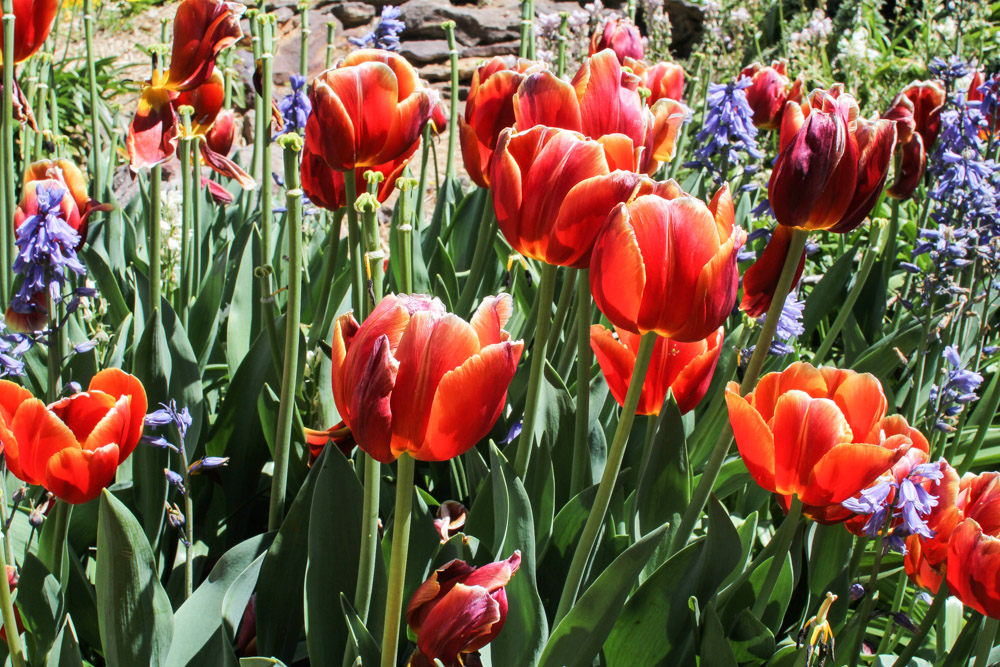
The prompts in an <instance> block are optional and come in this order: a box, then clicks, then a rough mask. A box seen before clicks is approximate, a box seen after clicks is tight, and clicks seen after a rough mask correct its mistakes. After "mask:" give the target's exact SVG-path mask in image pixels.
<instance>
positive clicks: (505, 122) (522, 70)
mask: <svg viewBox="0 0 1000 667" xmlns="http://www.w3.org/2000/svg"><path fill="white" fill-rule="evenodd" d="M543 67H544V65H542V64H541V63H535V62H532V61H530V60H517V61H508V60H506V59H504V58H501V57H500V56H495V57H493V58H491V59H489V60H487V61H486V62H484V63H483V64H482V65H480V66H479V67H477V68H476V71H475V72H473V73H472V83H471V84H470V85H469V96H468V98H466V100H465V115H464V116H459V119H458V129H459V138H460V140H461V144H462V160H463V161H464V162H465V170H466V171H467V172H469V178H471V179H472V181H473V183H475V184H476V185H478V186H479V187H481V188H488V187H489V186H490V175H489V165H490V158H491V157H493V149H494V148H496V145H497V139H499V137H500V133H501V132H502V131H503V130H504V129H506V128H508V127H511V126H512V125H514V93H516V92H517V89H518V86H520V85H521V82H522V81H524V79H525V77H527V76H528V75H529V74H531V73H533V72H537V71H540V70H541V69H542V68H543Z"/></svg>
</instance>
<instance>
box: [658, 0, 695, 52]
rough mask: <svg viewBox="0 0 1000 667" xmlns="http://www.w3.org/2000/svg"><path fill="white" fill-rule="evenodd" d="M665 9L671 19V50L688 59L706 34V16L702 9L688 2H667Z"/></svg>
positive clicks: (676, 0)
mask: <svg viewBox="0 0 1000 667" xmlns="http://www.w3.org/2000/svg"><path fill="white" fill-rule="evenodd" d="M663 9H664V11H666V12H667V15H668V16H669V17H670V25H671V41H670V50H671V51H673V52H674V53H675V54H677V56H678V57H679V58H687V57H688V56H690V55H691V50H692V49H693V48H694V47H695V46H696V45H697V44H698V42H700V41H701V37H702V34H703V33H704V32H705V15H704V13H702V10H701V7H698V6H697V5H695V4H693V3H691V2H688V1H687V0H666V1H665V2H664V3H663Z"/></svg>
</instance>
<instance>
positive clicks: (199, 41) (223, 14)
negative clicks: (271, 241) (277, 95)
mask: <svg viewBox="0 0 1000 667" xmlns="http://www.w3.org/2000/svg"><path fill="white" fill-rule="evenodd" d="M243 9H244V7H243V5H240V4H237V3H234V2H225V1H224V0H184V1H183V2H181V4H180V6H179V7H178V8H177V15H176V16H175V18H174V41H173V50H172V52H171V58H170V69H169V70H168V71H167V73H166V74H165V75H161V74H159V73H157V72H153V78H152V79H151V80H150V81H149V82H148V83H147V84H146V86H145V88H144V89H143V91H142V97H140V98H139V105H138V107H137V109H136V112H135V117H134V118H133V119H132V124H131V125H130V126H129V133H128V139H127V141H126V143H127V145H128V154H129V166H130V168H131V170H132V173H136V172H138V171H139V170H140V169H144V168H149V167H152V166H154V165H157V164H160V163H162V162H165V161H166V160H169V159H170V158H171V157H173V155H174V153H175V152H176V151H177V134H178V127H177V125H178V122H177V113H176V111H175V107H179V106H181V105H182V104H190V105H192V106H195V107H196V109H195V118H196V119H197V121H196V122H197V123H198V124H199V127H201V129H203V132H202V133H201V134H199V133H198V132H194V133H195V134H199V136H202V137H203V136H204V132H207V130H208V128H209V126H210V125H211V123H212V122H213V121H214V120H215V117H216V115H217V114H218V112H219V109H221V106H222V97H221V90H222V88H221V77H216V78H213V76H212V75H213V73H214V72H215V57H216V56H217V55H218V54H219V52H220V51H222V49H224V48H226V47H228V46H232V45H233V44H235V43H236V42H237V41H238V40H239V39H240V38H241V37H242V36H243V31H242V30H241V29H240V24H239V17H240V15H241V14H242V13H243ZM202 86H207V87H206V88H202ZM184 93H186V95H185V96H184V97H182V98H181V101H180V102H177V97H178V95H179V94H184ZM216 104H217V108H216ZM211 108H215V113H212V114H210V113H208V111H207V110H208V109H211ZM193 122H194V121H193ZM206 123H207V125H206ZM223 159H225V158H223ZM206 161H207V162H208V163H209V165H212V161H211V158H210V157H209V156H207V155H206ZM233 166H235V165H233ZM213 168H215V167H214V166H213ZM240 172H242V170H240ZM220 173H222V172H220ZM243 176H246V175H245V173H244V174H242V176H239V175H237V176H233V178H238V179H239V180H240V183H241V185H243V186H244V187H253V182H252V179H251V180H250V181H249V182H248V181H246V180H245V179H244V178H243ZM246 178H249V176H246Z"/></svg>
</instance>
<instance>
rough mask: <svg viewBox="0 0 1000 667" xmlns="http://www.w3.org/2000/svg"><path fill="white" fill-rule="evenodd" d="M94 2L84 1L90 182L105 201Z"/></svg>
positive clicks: (97, 195) (97, 196)
mask: <svg viewBox="0 0 1000 667" xmlns="http://www.w3.org/2000/svg"><path fill="white" fill-rule="evenodd" d="M93 11H94V9H93V0H83V34H84V39H85V40H86V43H87V84H88V87H89V89H90V90H89V92H90V135H91V137H90V143H91V147H90V152H91V154H92V155H93V158H94V169H93V172H92V173H91V174H90V181H91V183H93V184H94V190H93V192H94V199H96V200H97V201H104V200H103V197H104V184H103V182H102V180H101V174H102V169H101V167H102V165H101V162H102V161H103V159H102V158H103V156H102V155H101V133H100V127H101V119H100V114H99V113H98V107H97V68H96V66H95V64H94V15H93Z"/></svg>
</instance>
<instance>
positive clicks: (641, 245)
mask: <svg viewBox="0 0 1000 667" xmlns="http://www.w3.org/2000/svg"><path fill="white" fill-rule="evenodd" d="M669 185H671V186H672V187H670V188H659V189H658V191H657V192H655V193H652V194H646V195H642V196H638V197H635V198H633V199H630V200H628V202H627V203H623V204H619V205H618V206H617V207H615V209H614V211H612V213H611V216H610V217H609V218H608V222H607V224H606V225H605V226H604V228H603V230H602V231H601V233H600V234H599V235H598V237H597V241H596V242H595V243H594V250H593V254H592V256H591V261H590V289H591V291H592V292H593V294H594V302H595V303H597V307H598V308H600V309H601V312H603V313H604V314H605V315H606V316H607V318H608V319H609V320H611V323H612V324H614V325H615V326H616V327H619V328H621V329H624V330H626V331H630V332H632V333H635V334H645V333H648V332H650V331H655V332H656V333H657V334H659V335H661V336H667V337H669V338H671V339H673V340H674V341H676V342H680V343H691V342H695V341H700V340H704V339H705V338H707V337H708V336H709V335H711V334H712V333H713V332H714V331H716V330H717V329H718V328H719V327H720V326H721V325H722V323H723V322H725V321H726V318H727V317H728V316H729V313H730V312H731V311H732V309H733V305H734V303H735V301H736V288H737V283H738V281H739V274H738V272H737V268H736V255H737V253H738V252H739V249H740V248H742V247H743V244H744V243H745V242H746V232H744V231H743V230H742V229H741V228H739V227H737V226H735V224H734V218H735V213H734V209H733V199H732V197H731V196H730V194H729V186H728V185H724V186H723V187H722V188H720V189H719V191H718V192H717V193H716V195H715V197H714V198H713V199H712V201H711V203H710V204H709V205H708V206H706V205H705V203H704V202H702V201H701V200H700V199H696V198H695V197H692V196H690V195H688V194H685V193H684V192H683V191H682V190H681V189H680V188H679V187H677V184H676V183H673V181H670V182H669Z"/></svg>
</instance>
